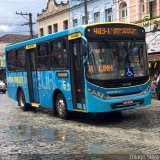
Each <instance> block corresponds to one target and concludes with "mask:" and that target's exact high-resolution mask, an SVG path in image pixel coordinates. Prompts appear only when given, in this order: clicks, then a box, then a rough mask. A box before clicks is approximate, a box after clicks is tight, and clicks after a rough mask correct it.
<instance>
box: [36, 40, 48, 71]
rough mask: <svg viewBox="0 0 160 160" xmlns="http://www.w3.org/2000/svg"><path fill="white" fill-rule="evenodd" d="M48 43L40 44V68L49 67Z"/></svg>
mask: <svg viewBox="0 0 160 160" xmlns="http://www.w3.org/2000/svg"><path fill="white" fill-rule="evenodd" d="M48 56H49V55H48V43H41V44H39V45H38V69H48V68H49V58H48Z"/></svg>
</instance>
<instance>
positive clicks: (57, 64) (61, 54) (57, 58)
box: [49, 38, 68, 69]
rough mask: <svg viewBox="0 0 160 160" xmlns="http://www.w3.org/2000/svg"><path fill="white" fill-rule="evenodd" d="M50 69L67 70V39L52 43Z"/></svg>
mask: <svg viewBox="0 0 160 160" xmlns="http://www.w3.org/2000/svg"><path fill="white" fill-rule="evenodd" d="M49 59H50V68H51V69H54V68H67V66H68V63H67V62H68V60H67V47H66V39H65V38H64V39H61V40H55V41H51V42H50V58H49Z"/></svg>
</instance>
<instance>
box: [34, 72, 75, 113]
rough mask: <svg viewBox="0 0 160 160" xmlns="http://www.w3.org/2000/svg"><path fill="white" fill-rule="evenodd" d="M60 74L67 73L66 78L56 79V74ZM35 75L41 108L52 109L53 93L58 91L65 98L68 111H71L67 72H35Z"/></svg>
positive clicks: (70, 94)
mask: <svg viewBox="0 0 160 160" xmlns="http://www.w3.org/2000/svg"><path fill="white" fill-rule="evenodd" d="M61 72H65V73H67V74H68V77H67V78H63V77H57V73H61ZM37 75H38V89H39V99H40V105H41V106H43V107H47V108H52V107H53V94H54V91H55V90H59V91H61V92H62V93H63V94H64V96H65V99H66V103H67V107H68V110H73V104H72V100H71V99H72V93H71V84H70V72H69V70H55V71H37Z"/></svg>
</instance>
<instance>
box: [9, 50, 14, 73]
mask: <svg viewBox="0 0 160 160" xmlns="http://www.w3.org/2000/svg"><path fill="white" fill-rule="evenodd" d="M7 64H8V70H9V71H15V70H16V54H15V51H14V50H12V51H8V52H7Z"/></svg>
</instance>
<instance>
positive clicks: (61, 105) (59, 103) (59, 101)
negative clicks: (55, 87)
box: [56, 93, 69, 119]
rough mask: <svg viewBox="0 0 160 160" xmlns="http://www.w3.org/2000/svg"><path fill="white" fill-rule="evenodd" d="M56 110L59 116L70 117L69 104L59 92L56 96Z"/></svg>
mask: <svg viewBox="0 0 160 160" xmlns="http://www.w3.org/2000/svg"><path fill="white" fill-rule="evenodd" d="M56 112H57V115H58V117H60V118H62V119H68V116H69V115H68V114H69V113H68V111H67V104H66V100H65V98H64V96H63V94H60V93H59V94H58V95H57V98H56Z"/></svg>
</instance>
